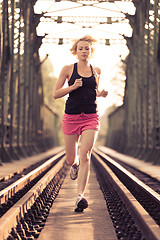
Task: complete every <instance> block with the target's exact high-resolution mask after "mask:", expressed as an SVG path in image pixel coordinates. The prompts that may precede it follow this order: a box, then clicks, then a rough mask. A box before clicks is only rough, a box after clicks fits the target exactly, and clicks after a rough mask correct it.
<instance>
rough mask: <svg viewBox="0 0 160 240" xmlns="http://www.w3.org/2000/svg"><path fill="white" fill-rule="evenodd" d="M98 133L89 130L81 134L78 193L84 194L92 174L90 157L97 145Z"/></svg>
mask: <svg viewBox="0 0 160 240" xmlns="http://www.w3.org/2000/svg"><path fill="white" fill-rule="evenodd" d="M97 135H98V131H96V130H94V129H87V130H85V131H83V132H82V134H81V144H80V167H79V173H78V186H77V193H78V194H82V195H83V194H84V191H85V188H86V185H87V182H88V178H89V173H90V156H91V151H92V147H93V145H94V143H95V140H96V137H97Z"/></svg>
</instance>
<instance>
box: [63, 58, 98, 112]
mask: <svg viewBox="0 0 160 240" xmlns="http://www.w3.org/2000/svg"><path fill="white" fill-rule="evenodd" d="M90 67H91V71H92V75H91V76H90V77H82V76H80V75H79V74H78V72H77V63H75V64H74V69H73V73H72V76H71V78H70V80H69V81H68V85H69V86H71V85H72V84H73V83H74V82H75V80H76V79H78V78H81V77H82V81H83V85H82V87H79V88H77V89H76V90H74V91H72V92H70V93H69V97H68V99H67V101H66V106H65V113H67V114H81V113H82V112H83V113H86V114H88V113H96V112H97V103H96V87H97V82H96V78H95V75H94V73H93V67H92V66H91V65H90Z"/></svg>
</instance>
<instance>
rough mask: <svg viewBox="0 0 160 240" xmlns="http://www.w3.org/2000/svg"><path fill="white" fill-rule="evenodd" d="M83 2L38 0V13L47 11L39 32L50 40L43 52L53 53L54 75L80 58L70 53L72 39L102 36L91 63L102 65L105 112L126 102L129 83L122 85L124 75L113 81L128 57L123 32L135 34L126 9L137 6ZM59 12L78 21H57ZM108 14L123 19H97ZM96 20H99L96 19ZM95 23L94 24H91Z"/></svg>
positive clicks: (100, 100)
mask: <svg viewBox="0 0 160 240" xmlns="http://www.w3.org/2000/svg"><path fill="white" fill-rule="evenodd" d="M79 2H80V3H86V4H87V6H83V7H82V5H81V4H77V3H74V2H70V1H61V2H56V3H55V2H54V1H52V0H49V1H47V0H46V1H44V0H38V1H37V2H36V4H35V6H34V11H35V13H42V12H43V13H44V12H46V13H45V16H46V17H45V18H44V17H42V18H41V23H40V24H39V25H38V27H37V34H38V35H39V36H44V35H45V34H47V35H46V38H48V40H47V41H46V40H45V39H44V40H43V44H42V46H41V48H40V55H41V57H42V58H43V57H44V56H45V54H49V58H50V59H51V62H52V64H53V69H54V75H55V76H56V77H58V76H59V73H60V71H61V69H62V67H63V66H64V65H67V64H71V63H74V62H76V61H77V59H76V57H74V56H72V54H71V53H70V48H71V46H72V39H75V38H76V39H77V38H79V37H82V36H84V35H86V34H89V35H91V36H93V37H94V38H96V39H97V40H98V41H97V44H96V51H95V54H94V56H93V58H92V59H91V60H90V63H91V64H92V65H93V66H98V67H100V69H101V72H102V74H101V79H100V86H99V87H100V89H105V90H107V91H108V92H109V94H108V96H107V98H98V106H99V113H100V115H101V116H102V115H103V114H104V112H105V110H106V109H107V108H108V107H110V106H112V105H116V106H120V105H122V103H123V92H124V86H125V84H121V85H120V84H119V83H118V82H119V81H121V79H117V84H116V83H115V81H114V83H113V81H112V79H113V77H114V75H115V73H116V71H117V70H116V69H117V67H116V66H117V64H118V63H119V62H120V61H121V59H125V57H126V56H127V55H128V53H129V51H128V48H127V46H126V44H125V43H126V42H125V40H124V39H123V36H122V35H123V34H124V35H125V36H128V37H129V36H131V35H132V29H131V27H130V25H129V23H128V20H125V15H124V14H123V13H129V14H131V15H133V14H134V13H135V8H134V5H133V4H132V2H120V1H119V2H118V1H117V2H116V4H115V3H108V2H104V3H99V4H96V5H94V7H93V6H89V4H90V3H91V1H86V2H85V1H82V2H81V1H79ZM94 2H95V1H94ZM97 3H98V1H97ZM47 16H51V17H52V19H53V20H52V21H50V18H49V17H48V18H47ZM57 16H66V19H64V18H63V19H64V20H66V21H68V20H69V21H74V20H75V19H76V24H71V23H67V22H65V23H64V22H63V23H61V24H58V23H57V22H55V20H56V19H57ZM71 17H72V18H71ZM98 17H99V18H98ZM107 17H112V21H117V20H118V21H119V22H118V23H112V24H97V23H96V21H97V19H99V21H103V22H105V21H107V20H106V19H107ZM82 19H84V20H82ZM86 20H87V22H86ZM120 20H121V22H120ZM78 21H79V22H78ZM93 21H95V22H94V23H93ZM91 25H92V28H91V27H90V26H91ZM59 38H64V44H63V45H58V39H59ZM105 39H111V40H110V42H111V45H110V46H107V45H105V44H104V42H105ZM117 42H118V43H117ZM120 78H122V79H123V80H124V81H125V76H120ZM121 82H123V81H121ZM117 92H118V93H120V94H121V95H122V97H120V96H119V94H118V95H117Z"/></svg>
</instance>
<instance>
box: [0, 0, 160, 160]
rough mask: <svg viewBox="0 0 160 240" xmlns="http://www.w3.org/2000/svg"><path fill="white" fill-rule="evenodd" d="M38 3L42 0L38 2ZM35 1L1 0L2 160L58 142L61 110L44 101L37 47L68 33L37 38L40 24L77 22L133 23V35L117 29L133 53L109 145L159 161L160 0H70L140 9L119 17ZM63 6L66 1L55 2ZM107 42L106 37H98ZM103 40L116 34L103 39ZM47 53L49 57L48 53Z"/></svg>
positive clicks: (91, 24) (88, 24)
mask: <svg viewBox="0 0 160 240" xmlns="http://www.w3.org/2000/svg"><path fill="white" fill-rule="evenodd" d="M39 1H40V0H39ZM36 2H37V0H9V1H7V0H0V161H1V162H5V161H11V160H12V159H18V158H21V157H25V156H28V155H33V154H37V153H39V152H42V151H45V150H46V149H49V148H51V147H53V146H56V145H58V144H59V139H58V133H57V132H58V131H59V128H58V121H59V118H58V114H57V112H56V110H55V108H54V106H50V105H47V104H45V103H44V85H43V81H42V74H41V66H42V63H43V61H45V59H44V60H43V61H42V62H41V61H40V58H39V53H38V50H39V48H40V46H41V44H42V42H44V43H45V42H55V41H56V40H57V39H58V44H63V43H65V41H70V40H71V39H66V38H65V37H64V38H62V37H60V38H54V37H53V36H50V35H49V34H47V33H46V34H45V35H44V36H38V35H37V32H36V28H37V26H38V24H39V23H40V22H41V23H42V22H45V23H47V22H54V23H56V24H59V25H60V24H63V23H64V22H65V23H69V24H73V25H77V26H79V27H80V28H95V26H99V25H108V24H110V25H112V24H114V23H129V24H130V26H131V28H132V30H133V34H132V36H131V37H127V36H125V35H120V38H119V39H118V41H120V42H121V43H124V44H127V46H128V48H129V52H130V53H129V55H128V57H127V58H126V59H125V60H124V61H123V63H124V65H125V69H126V70H125V73H126V85H125V96H124V103H123V105H122V106H121V107H119V108H118V109H116V111H114V112H112V113H111V114H110V115H109V131H108V133H106V134H107V138H106V145H107V146H109V147H112V148H114V149H117V150H119V151H121V152H125V153H128V154H130V155H134V156H138V157H140V158H143V159H146V160H150V157H151V156H152V159H153V160H152V161H154V162H155V163H159V162H160V81H159V79H160V3H159V1H158V0H122V1H120V0H116V1H114V0H106V1H105V0H100V1H95V0H88V1H84V0H81V1H78V0H72V1H70V2H73V3H74V4H77V5H76V6H75V7H74V8H83V7H86V6H90V7H93V8H97V9H98V8H99V9H102V8H104V5H102V6H101V4H104V3H107V4H114V3H116V2H128V3H129V2H130V3H133V4H134V6H135V8H136V12H135V15H129V14H127V13H123V16H122V17H119V16H118V17H111V16H108V15H107V14H106V16H83V17H82V16H74V15H73V16H71V15H69V16H67V15H66V16H63V15H62V16H61V14H60V11H58V10H57V11H56V12H50V11H49V10H48V11H47V12H42V13H41V14H35V12H34V5H35V4H36ZM50 2H51V4H58V3H59V2H62V1H61V0H56V1H53V0H50ZM66 2H67V1H66ZM101 40H103V41H101ZM100 41H101V42H103V43H104V44H106V45H109V44H112V43H114V41H115V43H116V41H117V40H116V39H108V38H106V39H100ZM46 58H47V56H46ZM115 126H116V127H115Z"/></svg>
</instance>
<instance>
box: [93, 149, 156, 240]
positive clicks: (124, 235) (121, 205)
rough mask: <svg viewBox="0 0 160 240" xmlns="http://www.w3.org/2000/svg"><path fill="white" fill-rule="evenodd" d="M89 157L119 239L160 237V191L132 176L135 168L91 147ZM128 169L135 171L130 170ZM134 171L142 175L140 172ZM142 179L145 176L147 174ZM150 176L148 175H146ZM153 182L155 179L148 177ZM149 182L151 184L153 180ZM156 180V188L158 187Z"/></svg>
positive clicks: (152, 239) (149, 239)
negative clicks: (125, 165)
mask: <svg viewBox="0 0 160 240" xmlns="http://www.w3.org/2000/svg"><path fill="white" fill-rule="evenodd" d="M92 155H93V157H92V160H93V162H94V165H95V170H96V172H97V178H98V180H99V183H100V186H101V189H102V192H103V194H104V198H105V200H106V204H107V207H108V211H109V213H110V216H111V219H112V222H113V225H114V227H115V230H116V233H117V238H118V239H125V240H129V239H130V240H131V239H135V240H138V239H146V240H154V239H156V240H158V239H160V195H159V193H158V192H156V191H155V190H154V189H153V188H151V187H149V186H148V185H146V184H145V183H144V182H142V180H140V179H138V178H137V177H136V176H135V172H136V169H135V168H133V169H132V167H129V166H128V165H127V167H128V168H129V170H130V171H128V170H127V169H125V168H124V167H123V166H122V165H121V164H119V163H117V162H116V161H115V160H113V159H112V158H110V157H109V156H107V155H106V154H104V153H103V152H102V151H100V150H98V149H96V148H95V149H94V151H93V154H92ZM131 169H132V171H133V172H134V175H133V174H132V173H131ZM138 172H139V171H138V170H137V175H140V176H141V179H144V178H143V176H142V172H140V174H139V173H138ZM144 175H145V180H146V174H145V173H144ZM148 179H149V176H148ZM147 182H149V184H150V186H153V187H154V186H155V179H153V178H152V177H151V178H150V180H147ZM152 182H153V183H154V184H152ZM157 186H158V182H156V189H157V188H158V189H159V187H160V185H159V187H157Z"/></svg>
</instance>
